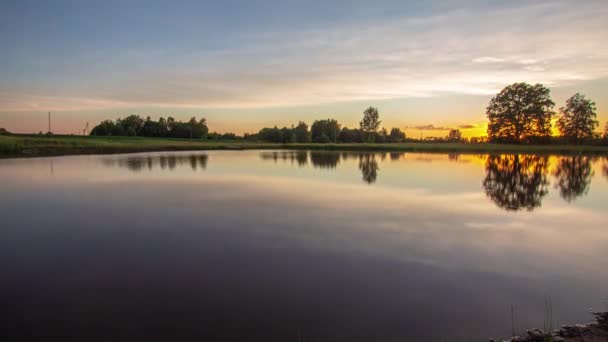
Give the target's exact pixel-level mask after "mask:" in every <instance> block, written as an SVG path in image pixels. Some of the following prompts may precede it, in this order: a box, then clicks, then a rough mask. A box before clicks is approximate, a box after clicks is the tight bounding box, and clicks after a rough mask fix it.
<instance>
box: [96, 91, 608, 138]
mask: <svg viewBox="0 0 608 342" xmlns="http://www.w3.org/2000/svg"><path fill="white" fill-rule="evenodd" d="M554 107H555V102H553V100H552V99H551V95H550V90H549V89H548V88H547V87H545V86H543V85H542V84H535V85H530V84H528V83H514V84H511V85H509V86H507V87H505V88H504V89H503V90H502V91H500V92H499V93H498V94H497V95H496V96H494V97H493V98H492V99H491V100H490V102H489V104H488V106H487V108H486V116H487V118H488V128H487V137H474V138H471V139H468V140H467V139H465V138H464V137H463V136H462V132H461V131H460V130H459V129H451V130H449V133H448V134H447V136H445V137H432V138H427V139H425V141H430V142H470V143H485V142H492V143H511V144H530V143H535V144H543V143H573V144H581V143H606V144H608V123H606V127H605V129H604V134H603V136H602V135H600V134H598V133H596V128H597V127H598V126H599V122H598V120H597V108H596V104H595V102H593V101H592V100H590V99H588V98H587V97H586V96H585V95H582V94H579V93H576V94H574V95H573V96H572V97H570V98H569V99H568V100H567V101H566V103H565V105H564V106H562V107H560V108H559V110H558V112H557V113H556V112H555V111H554ZM555 117H557V121H556V126H557V129H558V131H559V133H560V135H559V136H558V137H554V136H552V119H553V118H555ZM381 123H382V121H381V120H380V113H379V111H378V109H377V108H375V107H369V108H367V109H365V111H363V117H362V119H361V121H360V122H359V127H358V128H357V127H355V128H348V127H346V126H342V125H341V124H340V123H339V122H338V121H337V120H335V119H332V118H327V119H321V120H316V121H314V122H313V123H312V125H310V127H309V126H308V124H306V123H305V122H303V121H300V122H298V124H297V125H295V126H294V125H292V126H291V127H283V128H279V127H277V126H274V127H265V128H262V129H261V130H259V131H258V132H257V133H253V134H249V133H246V134H244V135H243V136H238V135H236V134H234V133H224V134H221V133H215V132H212V133H209V129H208V127H207V122H206V120H205V119H204V118H203V119H200V120H197V119H196V118H195V117H193V118H191V119H190V120H189V121H187V122H181V121H176V120H175V119H173V118H172V117H168V118H167V119H164V118H162V117H161V118H160V119H159V120H158V121H154V120H152V119H151V118H150V117H147V118H146V119H143V118H142V117H140V116H138V115H130V116H127V117H125V118H120V119H118V120H116V121H112V120H106V121H103V122H101V123H100V124H99V125H97V126H95V127H94V128H93V129H92V130H91V135H113V136H145V137H169V138H189V139H212V140H238V139H245V140H250V141H265V142H273V143H310V142H312V143H322V144H324V143H399V142H404V141H419V140H418V139H408V138H407V137H406V134H405V133H404V132H403V131H402V130H401V129H400V128H398V127H394V128H392V129H391V130H390V131H388V130H387V129H386V128H381Z"/></svg>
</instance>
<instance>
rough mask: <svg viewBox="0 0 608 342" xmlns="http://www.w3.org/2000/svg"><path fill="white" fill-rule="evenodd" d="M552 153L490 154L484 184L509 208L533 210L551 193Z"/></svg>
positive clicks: (491, 194)
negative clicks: (550, 164) (550, 167)
mask: <svg viewBox="0 0 608 342" xmlns="http://www.w3.org/2000/svg"><path fill="white" fill-rule="evenodd" d="M547 166H548V157H547V156H538V155H490V156H488V159H487V161H486V178H485V179H484V181H483V187H484V189H485V192H486V195H487V196H488V197H489V198H490V199H492V201H494V203H496V205H498V206H499V207H501V208H504V209H506V210H520V209H522V208H526V209H527V210H533V209H534V208H536V207H539V206H540V205H541V200H542V198H543V197H544V196H545V195H546V194H547V193H548V190H547V186H548V184H549V182H548V181H547Z"/></svg>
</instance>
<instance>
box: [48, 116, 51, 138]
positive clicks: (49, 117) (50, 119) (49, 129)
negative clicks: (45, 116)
mask: <svg viewBox="0 0 608 342" xmlns="http://www.w3.org/2000/svg"><path fill="white" fill-rule="evenodd" d="M48 133H49V134H51V112H49V132H48Z"/></svg>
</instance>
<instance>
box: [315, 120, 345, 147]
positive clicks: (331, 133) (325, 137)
mask: <svg viewBox="0 0 608 342" xmlns="http://www.w3.org/2000/svg"><path fill="white" fill-rule="evenodd" d="M310 135H311V137H312V141H313V142H317V143H330V142H333V143H335V142H337V141H338V135H340V124H339V123H338V121H336V120H334V119H326V120H317V121H315V122H313V123H312V126H310Z"/></svg>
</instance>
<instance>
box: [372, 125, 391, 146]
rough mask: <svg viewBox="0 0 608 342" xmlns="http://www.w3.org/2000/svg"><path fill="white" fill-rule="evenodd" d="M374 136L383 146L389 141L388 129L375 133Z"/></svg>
mask: <svg viewBox="0 0 608 342" xmlns="http://www.w3.org/2000/svg"><path fill="white" fill-rule="evenodd" d="M374 135H375V136H376V137H375V138H374V141H375V142H377V143H380V144H383V143H385V142H387V141H388V138H389V137H388V131H387V130H386V128H384V127H383V128H382V129H381V130H380V131H379V132H377V133H374Z"/></svg>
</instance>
